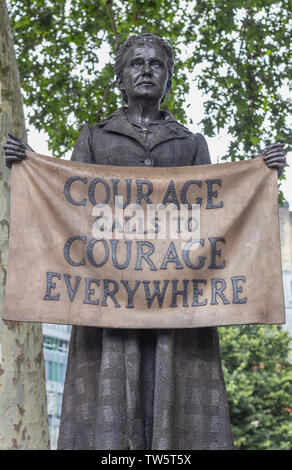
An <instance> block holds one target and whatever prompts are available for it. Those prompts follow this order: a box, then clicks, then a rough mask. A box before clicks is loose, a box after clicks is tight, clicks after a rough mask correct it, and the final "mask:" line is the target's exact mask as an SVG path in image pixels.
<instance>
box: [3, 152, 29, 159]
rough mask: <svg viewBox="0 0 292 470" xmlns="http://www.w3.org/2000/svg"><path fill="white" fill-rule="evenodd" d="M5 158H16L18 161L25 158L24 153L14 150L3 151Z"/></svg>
mask: <svg viewBox="0 0 292 470" xmlns="http://www.w3.org/2000/svg"><path fill="white" fill-rule="evenodd" d="M5 156H6V157H14V156H15V157H17V158H20V159H22V160H23V159H24V158H25V157H26V155H25V153H24V152H17V151H15V150H6V151H5Z"/></svg>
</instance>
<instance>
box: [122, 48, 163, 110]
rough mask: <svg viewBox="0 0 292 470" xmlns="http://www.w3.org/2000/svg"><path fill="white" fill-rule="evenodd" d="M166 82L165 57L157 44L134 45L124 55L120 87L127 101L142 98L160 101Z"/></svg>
mask: <svg viewBox="0 0 292 470" xmlns="http://www.w3.org/2000/svg"><path fill="white" fill-rule="evenodd" d="M167 82H168V70H167V57H166V54H165V52H164V50H163V49H161V48H160V47H159V46H147V45H146V46H134V47H131V48H130V49H129V50H128V51H127V53H126V56H125V67H124V70H123V80H122V87H123V88H124V89H125V91H126V93H127V96H128V102H129V103H130V102H131V99H137V98H140V99H141V98H144V99H150V100H155V101H159V102H160V101H161V99H162V98H163V96H164V94H165V92H166V88H167Z"/></svg>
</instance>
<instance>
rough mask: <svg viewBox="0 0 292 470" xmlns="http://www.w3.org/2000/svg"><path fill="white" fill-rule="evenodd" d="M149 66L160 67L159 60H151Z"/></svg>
mask: <svg viewBox="0 0 292 470" xmlns="http://www.w3.org/2000/svg"><path fill="white" fill-rule="evenodd" d="M151 65H153V66H154V67H160V66H161V63H160V62H159V60H153V62H151Z"/></svg>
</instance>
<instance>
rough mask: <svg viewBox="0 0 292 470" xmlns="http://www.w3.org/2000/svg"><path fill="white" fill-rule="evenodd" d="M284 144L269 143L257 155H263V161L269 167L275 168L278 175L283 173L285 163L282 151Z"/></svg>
mask: <svg viewBox="0 0 292 470" xmlns="http://www.w3.org/2000/svg"><path fill="white" fill-rule="evenodd" d="M283 147H284V144H281V143H276V144H272V145H269V146H268V147H266V148H265V150H263V151H262V152H261V153H260V154H259V155H258V156H259V157H264V161H265V163H266V165H267V166H268V167H269V168H276V169H277V170H278V176H281V174H282V173H283V168H284V166H285V163H286V156H285V152H284V149H283Z"/></svg>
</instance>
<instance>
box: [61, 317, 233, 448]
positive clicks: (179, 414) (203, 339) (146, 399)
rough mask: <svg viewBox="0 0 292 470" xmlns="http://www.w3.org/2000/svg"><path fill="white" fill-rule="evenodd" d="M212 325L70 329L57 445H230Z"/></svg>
mask: <svg viewBox="0 0 292 470" xmlns="http://www.w3.org/2000/svg"><path fill="white" fill-rule="evenodd" d="M232 448H233V438H232V432H231V426H230V419H229V409H228V404H227V400H226V392H225V385H224V378H223V374H222V368H221V359H220V348H219V340H218V332H217V329H216V328H197V329H175V330H173V329H172V330H121V329H103V328H91V327H80V326H78V327H76V326H74V327H73V328H72V335H71V341H70V347H69V356H68V366H67V374H66V381H65V387H64V394H63V403H62V417H61V425H60V433H59V441H58V449H76V450H77V449H82V450H85V449H91V450H100V449H103V450H108V449H110V450H138V449H139V450H141V449H142V450H187V449H188V450H193V449H200V450H211V449H232Z"/></svg>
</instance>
